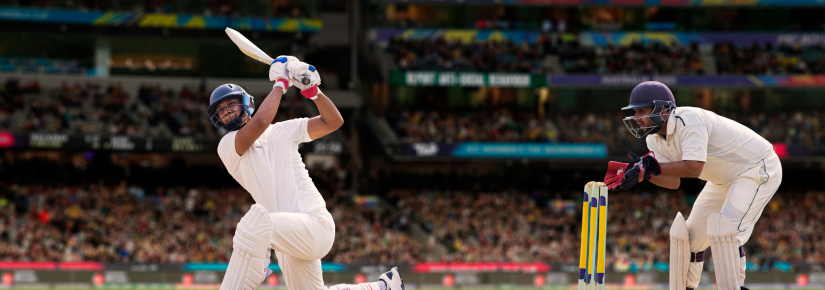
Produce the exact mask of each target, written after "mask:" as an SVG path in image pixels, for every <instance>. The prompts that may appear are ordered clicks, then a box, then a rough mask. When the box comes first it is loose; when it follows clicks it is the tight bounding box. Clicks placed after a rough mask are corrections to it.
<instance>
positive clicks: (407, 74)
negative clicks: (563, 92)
mask: <svg viewBox="0 0 825 290" xmlns="http://www.w3.org/2000/svg"><path fill="white" fill-rule="evenodd" d="M390 84H392V85H398V86H438V87H511V88H530V87H540V86H543V85H544V75H531V74H519V73H478V72H432V71H393V72H390Z"/></svg>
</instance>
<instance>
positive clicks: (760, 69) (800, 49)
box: [713, 42, 825, 74]
mask: <svg viewBox="0 0 825 290" xmlns="http://www.w3.org/2000/svg"><path fill="white" fill-rule="evenodd" d="M713 53H714V54H715V56H716V69H717V70H718V71H719V73H724V74H822V73H825V45H811V46H803V45H801V44H799V43H795V44H788V43H785V42H782V43H779V44H778V45H776V46H774V45H772V44H771V43H766V44H764V45H762V44H759V43H753V44H750V45H741V46H737V45H734V44H732V43H717V44H716V45H715V46H714V48H713Z"/></svg>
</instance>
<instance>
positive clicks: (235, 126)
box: [206, 84, 255, 132]
mask: <svg viewBox="0 0 825 290" xmlns="http://www.w3.org/2000/svg"><path fill="white" fill-rule="evenodd" d="M226 98H238V99H239V100H240V101H241V105H240V108H239V110H241V114H240V115H238V116H237V117H235V118H232V119H231V120H228V121H225V122H224V121H223V120H221V118H220V116H219V115H218V110H219V109H222V108H218V104H219V103H220V102H221V101H223V100H224V99H226ZM227 109H228V108H227ZM233 111H234V110H233ZM254 112H255V101H254V98H253V97H252V95H250V94H248V93H246V91H245V90H244V89H243V88H241V86H239V85H236V84H223V85H221V86H219V87H217V88H216V89H215V90H214V91H212V96H210V97H209V107H208V108H206V114H207V115H209V120H211V121H212V124H213V125H215V127H217V128H218V129H220V130H221V131H222V132H231V131H235V130H239V129H241V128H242V127H243V125H244V121H246V120H247V119H249V118H251V117H252V113H254Z"/></svg>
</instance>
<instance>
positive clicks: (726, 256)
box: [708, 213, 740, 290]
mask: <svg viewBox="0 0 825 290" xmlns="http://www.w3.org/2000/svg"><path fill="white" fill-rule="evenodd" d="M737 234H739V232H738V231H737V230H736V226H735V225H733V222H732V221H731V220H730V219H729V218H728V217H726V216H725V215H723V214H721V213H713V214H710V216H708V238H709V239H710V249H711V251H712V253H713V269H714V270H715V271H716V287H717V289H720V290H738V289H739V263H740V260H739V241H738V240H737V239H736V235H737Z"/></svg>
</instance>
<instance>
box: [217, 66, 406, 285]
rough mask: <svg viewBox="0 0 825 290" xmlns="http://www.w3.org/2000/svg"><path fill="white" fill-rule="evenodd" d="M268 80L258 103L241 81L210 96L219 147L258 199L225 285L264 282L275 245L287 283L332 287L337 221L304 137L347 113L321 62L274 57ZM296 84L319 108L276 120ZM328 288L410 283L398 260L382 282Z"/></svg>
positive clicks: (241, 227)
mask: <svg viewBox="0 0 825 290" xmlns="http://www.w3.org/2000/svg"><path fill="white" fill-rule="evenodd" d="M269 80H270V81H274V82H275V84H274V86H273V87H272V92H270V93H269V95H268V96H267V98H266V99H265V100H264V101H263V103H262V104H261V105H260V107H259V108H258V110H255V103H254V101H253V97H252V96H251V95H249V94H248V93H247V92H246V91H244V89H243V88H241V87H239V86H238V85H234V84H224V85H221V86H219V87H218V88H216V89H215V90H214V91H213V92H212V96H211V97H210V99H209V107H208V108H207V113H208V115H209V116H210V117H209V118H210V119H211V121H212V123H213V124H214V125H215V126H216V127H218V128H219V129H220V130H221V131H223V132H225V133H226V134H225V135H224V136H223V138H221V141H220V144H219V145H218V155H220V158H221V161H223V164H224V165H225V166H226V169H227V170H228V171H229V174H230V175H232V177H233V178H235V180H236V181H238V183H240V185H241V186H243V188H244V189H246V190H247V191H248V192H249V193H250V194H252V198H253V199H255V204H254V205H252V207H251V208H250V209H249V211H248V212H247V213H246V214H245V215H244V216H243V218H241V221H240V222H239V223H238V225H237V227H236V230H235V237H234V238H233V251H232V256H231V258H230V259H229V266H228V268H227V270H226V275H225V276H224V279H223V282H222V283H221V290H241V289H243V290H250V289H256V288H258V286H259V285H261V283H263V281H264V279H266V277H267V276H268V275H269V274H271V273H272V271H271V270H270V269H269V268H268V267H269V262H270V249H272V250H275V255H276V256H277V258H278V264H279V265H280V268H281V270H282V271H283V277H284V280H285V282H286V285H287V288H289V289H293V290H321V289H327V287H326V286H324V280H323V277H322V276H321V260H320V259H321V258H322V257H324V256H325V255H326V254H327V253H328V252H329V250H330V249H331V248H332V243H333V240H334V239H335V222H334V221H333V220H332V215H330V213H329V212H328V211H327V208H326V203H325V202H324V199H323V198H322V197H321V194H320V193H319V192H318V189H317V188H315V185H314V184H313V183H312V179H310V178H309V173H308V172H307V170H306V167H305V165H304V163H303V161H302V160H301V155H300V154H299V153H298V144H300V143H302V142H310V141H312V140H315V139H318V138H321V137H323V136H325V135H327V134H329V133H332V132H333V131H335V130H337V129H338V128H340V127H341V125H343V124H344V119H343V118H342V117H341V113H339V112H338V109H337V108H336V107H335V105H334V104H333V103H332V101H331V100H330V99H329V98H327V96H325V95H324V94H323V93H321V90H320V89H318V85H319V84H321V77H320V76H319V75H318V71H317V70H316V69H315V67H313V66H311V65H309V64H307V63H304V62H301V61H299V60H298V59H297V58H295V57H293V56H279V57H278V58H276V59H275V60H274V61H273V62H272V64H271V67H270V69H269ZM290 86H295V87H297V88H299V89H300V90H301V95H303V96H304V97H306V98H308V99H310V100H312V101H314V102H315V105H316V106H318V111H319V112H320V116H317V117H314V118H309V119H308V118H298V119H293V120H288V121H283V122H278V123H275V124H270V123H271V122H272V120H274V119H275V113H276V112H278V105H279V103H280V101H281V96H282V95H283V94H284V93H286V91H287V89H289V87H290ZM253 113H254V114H253ZM329 289H330V290H403V289H404V284H403V282H402V281H401V276H400V275H399V274H398V269H397V268H392V269H391V270H390V271H389V272H386V273H384V274H383V275H381V276H380V277H379V281H378V282H372V283H362V284H358V285H345V284H340V285H336V286H333V287H331V288H329Z"/></svg>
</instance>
